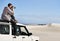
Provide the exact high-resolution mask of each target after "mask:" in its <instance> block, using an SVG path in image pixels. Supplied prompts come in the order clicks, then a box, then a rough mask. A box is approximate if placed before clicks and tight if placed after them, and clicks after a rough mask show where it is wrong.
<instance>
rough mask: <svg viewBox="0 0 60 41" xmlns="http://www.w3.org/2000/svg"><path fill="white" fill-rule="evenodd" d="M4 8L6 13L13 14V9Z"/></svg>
mask: <svg viewBox="0 0 60 41" xmlns="http://www.w3.org/2000/svg"><path fill="white" fill-rule="evenodd" d="M6 9H7V12H8V14H10V15H13V14H14V11H12V10H11V9H10V8H8V7H7V8H6Z"/></svg>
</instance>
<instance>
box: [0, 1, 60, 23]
mask: <svg viewBox="0 0 60 41" xmlns="http://www.w3.org/2000/svg"><path fill="white" fill-rule="evenodd" d="M8 3H12V4H13V5H14V6H15V7H16V9H15V10H14V12H15V15H14V16H15V18H16V19H17V21H18V22H19V23H22V24H48V23H60V0H0V17H1V14H2V12H3V9H4V7H5V6H7V4H8Z"/></svg>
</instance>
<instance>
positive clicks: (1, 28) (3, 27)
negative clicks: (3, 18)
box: [0, 25, 10, 34]
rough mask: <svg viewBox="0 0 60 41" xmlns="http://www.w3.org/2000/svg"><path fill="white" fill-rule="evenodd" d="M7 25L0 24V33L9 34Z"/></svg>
mask: <svg viewBox="0 0 60 41" xmlns="http://www.w3.org/2000/svg"><path fill="white" fill-rule="evenodd" d="M9 32H10V28H9V25H0V34H9Z"/></svg>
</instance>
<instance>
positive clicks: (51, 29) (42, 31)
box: [26, 25, 60, 41]
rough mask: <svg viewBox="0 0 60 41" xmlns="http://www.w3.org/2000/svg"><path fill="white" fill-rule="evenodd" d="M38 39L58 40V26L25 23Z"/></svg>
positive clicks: (59, 27) (59, 37)
mask: <svg viewBox="0 0 60 41" xmlns="http://www.w3.org/2000/svg"><path fill="white" fill-rule="evenodd" d="M26 26H27V28H28V29H29V31H30V32H32V33H33V35H36V36H38V37H39V39H40V40H39V41H60V26H55V25H43V26H41V25H26Z"/></svg>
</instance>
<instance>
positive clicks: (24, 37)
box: [0, 22, 39, 41]
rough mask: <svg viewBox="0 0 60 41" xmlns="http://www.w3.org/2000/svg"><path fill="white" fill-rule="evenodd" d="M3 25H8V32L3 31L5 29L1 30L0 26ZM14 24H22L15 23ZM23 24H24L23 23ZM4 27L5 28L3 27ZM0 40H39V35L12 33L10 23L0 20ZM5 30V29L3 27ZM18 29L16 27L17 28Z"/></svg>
mask: <svg viewBox="0 0 60 41" xmlns="http://www.w3.org/2000/svg"><path fill="white" fill-rule="evenodd" d="M4 25H9V27H7V29H8V28H9V31H8V30H7V31H8V32H9V33H7V32H6V33H5V31H2V28H1V27H4ZM16 25H20V26H21V25H23V24H19V23H17V24H16ZM23 26H24V25H23ZM4 29H5V28H4ZM0 30H1V31H2V32H1V31H0V41H39V37H37V36H33V35H30V36H28V35H18V36H17V35H12V25H11V23H6V22H0ZM5 30H6V29H5ZM17 30H18V29H17Z"/></svg>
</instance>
